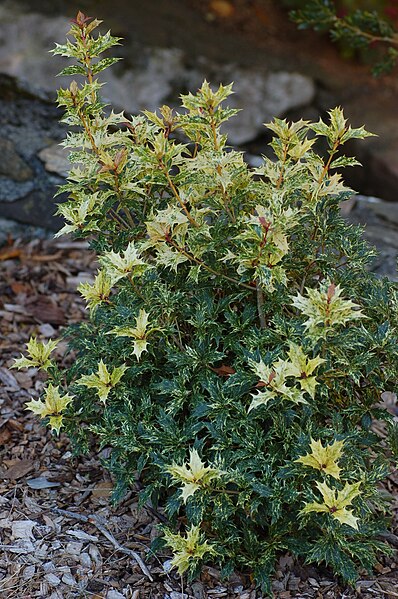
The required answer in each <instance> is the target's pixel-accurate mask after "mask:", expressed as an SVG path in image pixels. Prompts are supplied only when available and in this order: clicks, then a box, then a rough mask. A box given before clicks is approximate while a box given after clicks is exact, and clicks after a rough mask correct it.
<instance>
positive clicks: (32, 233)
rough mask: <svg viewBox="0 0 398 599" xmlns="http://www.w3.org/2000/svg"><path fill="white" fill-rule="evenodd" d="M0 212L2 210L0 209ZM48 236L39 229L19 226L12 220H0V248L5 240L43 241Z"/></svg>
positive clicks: (44, 231)
mask: <svg viewBox="0 0 398 599" xmlns="http://www.w3.org/2000/svg"><path fill="white" fill-rule="evenodd" d="M0 210H2V209H1V208H0ZM49 236H52V235H51V234H49V232H48V231H47V230H46V229H43V228H41V227H30V226H28V225H21V224H18V223H16V222H15V221H14V220H8V219H5V218H0V247H1V246H2V245H3V244H4V243H6V242H7V239H8V238H9V237H10V238H11V239H17V238H26V239H34V238H35V239H45V238H48V237H49Z"/></svg>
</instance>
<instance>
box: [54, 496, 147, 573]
mask: <svg viewBox="0 0 398 599" xmlns="http://www.w3.org/2000/svg"><path fill="white" fill-rule="evenodd" d="M48 509H50V510H51V511H52V512H55V513H56V514H60V515H61V516H65V517H66V518H74V519H75V520H79V522H86V523H87V522H89V523H90V524H94V526H95V527H96V528H97V529H98V530H99V532H101V533H102V534H103V535H104V537H106V538H107V539H108V541H110V542H111V543H112V545H113V546H114V548H115V549H116V550H117V551H120V552H121V553H124V554H125V555H128V556H129V557H132V558H133V559H134V560H135V561H136V562H137V564H138V565H139V567H140V568H141V571H142V573H143V574H145V576H147V577H148V578H149V580H150V581H151V582H153V577H152V575H151V573H150V572H149V570H148V568H147V567H146V565H145V564H144V562H143V561H142V559H141V558H140V556H139V555H138V553H137V552H136V551H133V550H132V549H128V548H127V547H123V545H120V543H119V542H118V541H117V540H116V539H115V537H114V536H113V535H112V534H111V533H110V532H109V530H108V529H107V528H106V527H105V526H104V525H103V524H101V522H100V521H99V518H98V516H96V515H95V514H90V515H89V516H84V515H83V514H77V513H76V512H71V511H69V510H62V509H61V508H58V507H50V508H48Z"/></svg>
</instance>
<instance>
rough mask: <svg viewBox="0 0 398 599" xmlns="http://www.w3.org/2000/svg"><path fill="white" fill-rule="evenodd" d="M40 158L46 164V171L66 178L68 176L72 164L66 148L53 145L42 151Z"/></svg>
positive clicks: (39, 154) (56, 144)
mask: <svg viewBox="0 0 398 599" xmlns="http://www.w3.org/2000/svg"><path fill="white" fill-rule="evenodd" d="M38 156H39V158H40V160H41V161H42V162H44V167H45V169H46V171H49V172H50V173H56V174H57V175H60V176H61V177H65V178H66V177H67V176H68V173H69V170H70V168H71V164H70V162H69V160H68V156H69V151H68V150H67V149H66V148H64V147H63V146H61V145H60V144H58V143H55V144H51V146H47V147H46V148H43V149H42V150H40V152H39V153H38Z"/></svg>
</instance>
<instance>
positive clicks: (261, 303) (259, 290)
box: [256, 281, 267, 329]
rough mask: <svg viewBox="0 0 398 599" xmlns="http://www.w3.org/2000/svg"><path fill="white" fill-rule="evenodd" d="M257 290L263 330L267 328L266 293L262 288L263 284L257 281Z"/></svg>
mask: <svg viewBox="0 0 398 599" xmlns="http://www.w3.org/2000/svg"><path fill="white" fill-rule="evenodd" d="M256 290H257V310H258V316H259V319H260V327H261V328H262V329H265V328H267V322H266V320H265V314H264V293H263V290H262V287H261V284H260V283H259V282H258V281H257V282H256Z"/></svg>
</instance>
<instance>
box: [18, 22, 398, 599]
mask: <svg viewBox="0 0 398 599" xmlns="http://www.w3.org/2000/svg"><path fill="white" fill-rule="evenodd" d="M96 24H97V23H96V21H90V20H87V19H86V17H85V16H84V15H82V13H79V14H78V17H77V19H76V22H75V23H74V24H73V25H72V29H71V32H70V33H71V36H72V39H74V42H73V41H68V43H67V44H66V45H65V46H57V52H59V53H62V54H64V55H66V56H68V57H70V58H73V59H77V60H78V63H79V65H80V67H81V68H82V69H83V70H85V79H84V82H83V83H82V84H78V83H77V82H72V83H71V85H70V87H69V88H68V89H61V90H60V91H59V103H60V104H61V105H62V106H64V107H65V117H64V120H65V122H67V123H68V124H69V125H70V127H71V130H70V132H69V133H68V136H67V138H66V140H65V142H64V145H65V146H67V147H69V148H71V149H72V154H71V160H72V164H73V165H74V166H73V167H72V169H71V171H70V175H69V178H68V181H67V183H66V185H64V186H63V187H62V190H63V191H67V192H68V193H69V200H68V201H67V202H66V203H64V204H62V205H60V207H59V212H60V213H61V214H62V215H63V216H64V218H65V221H66V225H65V227H64V228H63V229H62V230H61V232H62V233H65V232H72V233H73V234H74V235H75V236H76V237H83V238H88V239H90V240H91V243H92V246H93V248H94V249H95V250H96V251H97V253H98V256H99V263H100V269H99V272H98V274H97V276H96V278H95V281H94V282H93V283H92V284H84V285H82V286H81V287H80V292H81V294H82V295H83V297H84V298H85V299H86V301H87V306H88V308H89V310H90V319H89V320H88V321H87V322H85V323H82V324H80V325H75V326H74V327H71V329H70V330H69V347H70V349H73V350H74V351H75V352H76V360H75V361H74V364H73V366H72V367H71V368H69V369H68V370H67V371H60V370H58V369H57V367H56V365H55V364H54V363H53V362H52V361H51V360H50V357H49V353H50V350H51V349H52V346H51V347H50V346H46V347H44V346H43V347H42V348H41V349H40V347H38V345H37V343H38V342H35V343H34V344H31V350H32V352H33V353H32V358H31V359H34V360H36V357H37V356H39V358H40V359H39V358H37V360H36V361H35V364H36V363H37V365H38V366H40V364H42V365H43V367H46V368H47V369H48V374H49V381H50V383H49V384H50V385H53V383H54V384H56V385H57V397H58V396H59V395H60V394H59V392H58V387H59V386H61V387H62V388H64V389H65V393H66V392H67V391H68V393H69V394H70V395H64V396H63V398H61V399H60V400H58V403H60V406H59V410H58V411H59V412H60V411H61V409H62V415H60V414H58V417H59V418H61V419H62V420H61V424H62V427H63V428H64V430H65V431H66V432H67V434H68V435H69V436H70V437H71V438H72V440H73V441H74V443H75V446H76V447H77V448H80V449H81V450H85V449H87V448H88V447H89V446H90V444H91V445H92V444H94V445H96V446H97V447H98V448H105V447H106V448H108V450H109V451H108V452H107V454H109V457H108V458H107V459H106V465H107V467H108V468H109V469H110V470H111V471H112V472H113V474H114V476H115V478H116V481H117V486H116V490H115V498H117V497H119V496H121V495H122V493H123V492H124V491H125V490H126V489H127V488H128V487H130V486H133V487H135V488H137V487H138V488H139V489H141V490H140V492H139V496H140V502H141V504H142V505H144V504H145V503H146V502H147V501H151V503H152V505H157V504H159V503H160V504H161V505H163V506H165V509H166V514H167V517H168V520H169V524H168V526H167V527H166V528H165V529H164V535H163V539H164V543H166V544H168V545H169V546H170V547H171V549H172V550H173V551H174V558H173V565H175V566H176V567H177V568H178V569H179V571H180V572H184V571H188V573H189V574H190V575H191V576H194V575H195V574H196V573H197V572H198V568H200V566H201V564H202V563H203V560H204V559H207V560H208V561H209V560H213V561H214V560H216V561H217V564H219V565H220V564H221V566H222V567H223V575H225V576H227V575H228V574H229V573H231V571H232V570H233V569H234V568H238V569H241V570H247V571H250V572H251V573H252V574H253V575H254V577H255V579H256V581H257V583H258V584H259V585H260V586H262V587H263V588H264V589H265V590H269V588H270V576H271V574H272V572H273V568H274V563H275V559H276V556H277V555H278V553H279V552H281V551H290V552H292V553H293V554H294V555H296V556H302V557H303V558H304V559H306V560H307V561H312V562H315V563H321V562H326V563H327V564H330V566H331V567H333V569H334V570H335V572H336V573H337V574H339V575H341V576H342V577H344V578H345V579H346V580H348V581H350V582H353V581H354V580H355V578H356V576H357V574H356V572H357V570H356V568H357V567H358V566H359V565H362V566H365V567H367V568H370V567H371V565H372V563H373V562H374V559H375V554H376V552H377V551H379V550H385V548H384V547H382V546H381V544H380V542H379V541H377V540H376V537H377V534H378V533H379V532H380V530H381V529H382V528H383V527H384V526H385V523H384V519H383V516H382V514H383V510H384V509H385V505H384V500H383V499H382V496H381V495H380V494H379V491H378V487H377V484H378V481H379V480H381V479H382V478H383V477H384V476H385V475H386V473H387V471H388V450H387V449H386V447H385V442H384V440H383V439H381V438H379V437H378V435H377V433H376V432H374V431H373V429H372V422H373V420H374V419H376V418H377V419H379V420H385V421H387V420H388V419H389V416H388V413H387V412H384V411H382V410H381V409H379V408H378V407H377V403H378V402H379V399H380V395H381V393H382V392H383V391H387V390H390V391H392V390H393V389H394V386H395V385H396V382H397V375H398V361H397V351H398V350H397V347H398V345H397V316H396V315H397V293H396V290H395V288H394V286H393V284H392V283H390V282H388V281H387V280H379V279H376V278H375V277H374V276H373V275H372V274H370V273H368V271H367V269H366V268H367V265H368V264H369V262H370V261H371V260H372V257H373V251H372V250H371V249H369V248H368V246H367V245H366V243H365V242H364V241H363V239H362V237H361V230H360V229H358V228H356V227H353V226H350V225H348V224H347V223H346V222H345V221H343V220H342V218H341V216H340V212H339V206H340V203H341V201H343V200H345V199H346V198H348V197H349V196H350V195H351V193H352V191H351V190H350V189H349V188H347V187H346V186H345V184H344V182H343V180H342V176H341V174H340V169H341V168H342V167H344V166H350V165H352V164H353V162H354V161H353V160H352V159H351V158H347V157H345V156H344V154H342V153H341V148H342V146H343V145H344V143H345V142H346V141H348V139H350V138H352V137H357V138H363V137H366V136H367V135H369V133H367V132H366V131H365V129H364V128H363V127H360V128H357V129H353V128H351V127H350V126H349V125H348V124H347V121H346V120H345V118H344V115H343V111H342V110H341V108H335V109H333V110H331V111H330V113H329V119H328V121H327V122H324V121H323V120H320V121H319V122H318V123H310V122H308V121H299V122H297V123H288V122H286V121H285V120H281V119H274V120H273V122H272V123H270V124H269V125H268V127H269V128H270V130H271V131H272V132H273V134H274V138H273V141H272V143H271V146H272V148H273V150H274V153H275V158H274V160H271V159H269V158H264V160H263V164H262V166H261V167H260V168H258V169H256V170H252V169H250V168H249V167H248V166H247V164H246V163H245V161H244V160H243V156H242V153H240V152H237V151H235V150H233V149H232V148H230V147H228V145H227V139H226V136H225V135H224V134H223V133H222V128H221V127H222V123H224V122H225V121H226V120H227V119H228V118H230V117H231V116H232V115H233V113H234V111H232V110H229V109H228V108H225V107H224V105H223V102H224V100H226V99H227V97H228V96H229V95H230V93H232V87H231V86H230V85H228V86H222V85H220V86H219V87H218V89H216V90H214V89H213V88H212V87H211V86H210V85H209V84H208V83H207V82H204V83H203V85H202V87H201V88H200V89H199V90H198V91H197V92H196V94H191V93H190V94H187V95H184V96H182V98H181V102H182V110H181V111H180V112H174V111H173V110H171V109H170V108H169V107H167V106H163V107H162V108H161V109H160V110H159V111H158V112H156V113H151V112H145V113H144V114H143V115H140V116H134V117H131V118H129V117H126V116H125V115H123V114H115V113H114V112H113V111H109V110H108V111H106V109H105V107H104V106H103V104H102V103H101V101H100V99H99V95H98V91H99V89H100V85H101V84H100V83H99V82H98V80H97V79H96V78H95V77H94V74H95V69H94V68H93V65H92V60H93V57H94V56H95V55H96V54H99V53H100V51H102V50H103V49H105V48H107V47H110V45H112V44H114V43H115V42H116V40H115V38H112V37H111V36H110V35H108V34H106V35H105V36H101V35H99V36H98V37H96V38H94V37H92V35H93V34H92V32H93V30H94V29H95V27H94V26H93V25H96ZM87 47H89V48H91V50H90V51H89V52H88V51H87ZM93 48H94V51H93ZM97 64H101V61H100V63H97ZM102 64H104V63H103V62H102ZM80 67H79V68H80ZM96 72H98V68H97V71H96ZM80 73H81V74H83V72H82V71H79V73H77V74H80ZM76 126H77V127H78V129H76ZM220 128H221V129H220ZM319 138H321V139H323V140H326V145H327V147H328V151H327V153H326V155H325V156H322V155H320V154H319V153H317V152H316V151H315V150H314V148H315V147H316V140H317V139H319ZM27 363H29V364H30V363H31V362H30V361H29V359H27V361H26V360H25V361H24V360H22V361H19V362H18V363H17V366H19V367H24V366H26V364H27ZM49 389H50V387H49ZM51 390H52V393H54V388H53V387H51ZM48 393H49V391H47V396H48ZM47 404H48V405H47ZM61 404H62V405H61ZM43 406H44V404H43ZM43 406H42V405H41V404H40V406H38V407H37V409H36V407H35V406H33V407H35V411H36V412H37V413H39V407H40V410H42V407H43ZM31 407H32V406H31ZM45 408H46V409H45V411H43V410H42V411H41V415H42V416H46V417H47V416H48V415H49V411H48V410H50V405H49V402H48V401H47V403H46V404H45ZM59 418H58V420H57V423H58V424H60V420H59ZM391 426H392V425H391ZM57 430H58V429H57ZM391 430H392V429H391ZM394 434H395V433H394ZM395 437H396V434H395ZM393 445H394V448H395V449H396V446H397V443H396V439H395V442H394V443H393ZM347 508H349V509H347Z"/></svg>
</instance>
